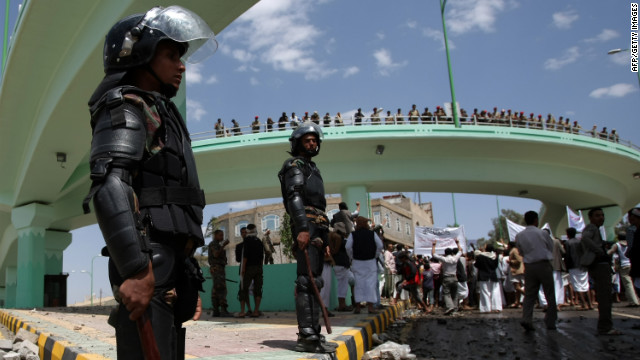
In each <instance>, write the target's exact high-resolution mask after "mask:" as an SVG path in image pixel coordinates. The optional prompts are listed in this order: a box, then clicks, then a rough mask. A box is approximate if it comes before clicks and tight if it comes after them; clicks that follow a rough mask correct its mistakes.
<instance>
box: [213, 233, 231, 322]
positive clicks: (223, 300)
mask: <svg viewBox="0 0 640 360" xmlns="http://www.w3.org/2000/svg"><path fill="white" fill-rule="evenodd" d="M223 237H224V232H222V230H216V231H214V232H213V241H211V243H210V244H209V272H211V278H212V279H213V288H212V289H211V305H212V306H213V316H231V314H230V313H229V312H228V311H227V306H228V305H227V282H226V281H227V274H226V272H225V266H227V253H226V251H225V250H224V247H225V246H227V245H228V244H229V240H225V241H224V242H223V241H222V238H223Z"/></svg>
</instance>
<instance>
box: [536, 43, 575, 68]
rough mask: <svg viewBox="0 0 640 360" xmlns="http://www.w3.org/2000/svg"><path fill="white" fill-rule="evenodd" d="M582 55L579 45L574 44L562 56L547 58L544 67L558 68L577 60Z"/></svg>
mask: <svg viewBox="0 0 640 360" xmlns="http://www.w3.org/2000/svg"><path fill="white" fill-rule="evenodd" d="M578 57H580V50H579V48H578V47H577V46H572V47H570V48H568V49H567V50H565V51H564V53H563V54H562V56H561V57H559V58H551V59H547V60H546V61H545V62H544V68H545V69H547V70H558V69H560V68H562V67H564V66H566V65H569V64H571V63H574V62H576V60H578Z"/></svg>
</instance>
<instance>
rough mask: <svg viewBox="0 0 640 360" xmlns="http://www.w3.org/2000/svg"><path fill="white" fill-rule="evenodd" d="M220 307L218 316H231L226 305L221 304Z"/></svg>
mask: <svg viewBox="0 0 640 360" xmlns="http://www.w3.org/2000/svg"><path fill="white" fill-rule="evenodd" d="M220 309H221V310H220V316H221V317H230V316H231V313H230V312H229V311H227V307H226V306H223V307H221V308H220Z"/></svg>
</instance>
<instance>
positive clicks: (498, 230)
mask: <svg viewBox="0 0 640 360" xmlns="http://www.w3.org/2000/svg"><path fill="white" fill-rule="evenodd" d="M500 212H501V214H500V217H499V218H493V219H491V223H492V224H493V230H491V231H489V232H488V233H487V236H489V239H487V243H492V244H494V245H495V244H496V243H498V242H499V241H500V239H503V240H504V242H505V244H508V243H509V230H508V228H507V220H506V219H509V220H511V221H513V222H514V223H516V224H519V225H522V224H524V215H522V214H520V213H519V212H517V211H515V210H511V209H502V210H501V211H500Z"/></svg>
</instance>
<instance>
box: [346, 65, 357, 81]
mask: <svg viewBox="0 0 640 360" xmlns="http://www.w3.org/2000/svg"><path fill="white" fill-rule="evenodd" d="M359 72H360V68H358V67H357V66H351V67H349V68H347V69H345V70H344V74H343V75H342V77H344V78H348V77H349V76H353V75H355V74H357V73H359Z"/></svg>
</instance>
